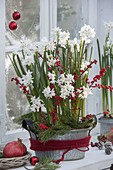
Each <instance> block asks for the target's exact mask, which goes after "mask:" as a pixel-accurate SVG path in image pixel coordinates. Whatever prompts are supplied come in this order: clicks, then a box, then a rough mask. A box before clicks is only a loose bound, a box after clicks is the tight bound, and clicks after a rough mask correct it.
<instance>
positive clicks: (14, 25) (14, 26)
mask: <svg viewBox="0 0 113 170" xmlns="http://www.w3.org/2000/svg"><path fill="white" fill-rule="evenodd" d="M12 18H13V20H19V19H20V18H21V14H20V12H18V11H14V12H13V13H12ZM17 28H18V24H17V23H16V22H15V21H10V23H9V29H10V30H12V31H14V30H16V29H17Z"/></svg>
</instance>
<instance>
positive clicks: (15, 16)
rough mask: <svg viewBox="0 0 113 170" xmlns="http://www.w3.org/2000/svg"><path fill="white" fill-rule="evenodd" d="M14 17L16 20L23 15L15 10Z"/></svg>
mask: <svg viewBox="0 0 113 170" xmlns="http://www.w3.org/2000/svg"><path fill="white" fill-rule="evenodd" d="M12 17H13V19H14V20H18V19H20V17H21V15H20V13H19V12H18V11H15V12H13V14H12Z"/></svg>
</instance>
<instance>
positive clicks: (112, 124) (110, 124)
mask: <svg viewBox="0 0 113 170" xmlns="http://www.w3.org/2000/svg"><path fill="white" fill-rule="evenodd" d="M98 122H99V123H100V135H105V134H106V133H108V132H110V130H111V128H113V119H112V118H104V117H100V118H99V121H98Z"/></svg>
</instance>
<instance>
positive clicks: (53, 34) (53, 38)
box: [50, 27, 62, 42]
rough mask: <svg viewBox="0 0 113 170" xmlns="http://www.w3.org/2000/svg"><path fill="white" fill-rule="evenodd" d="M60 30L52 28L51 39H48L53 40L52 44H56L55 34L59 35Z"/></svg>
mask: <svg viewBox="0 0 113 170" xmlns="http://www.w3.org/2000/svg"><path fill="white" fill-rule="evenodd" d="M61 30H62V29H60V28H59V27H57V28H54V29H53V30H52V32H51V37H50V39H51V40H53V41H54V42H57V34H60V32H61Z"/></svg>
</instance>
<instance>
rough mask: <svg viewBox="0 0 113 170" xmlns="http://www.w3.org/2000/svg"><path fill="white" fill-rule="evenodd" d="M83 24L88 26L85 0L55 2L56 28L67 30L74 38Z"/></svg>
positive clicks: (60, 0) (86, 2)
mask: <svg viewBox="0 0 113 170" xmlns="http://www.w3.org/2000/svg"><path fill="white" fill-rule="evenodd" d="M84 3H85V5H84ZM84 24H88V1H87V0H57V26H58V27H60V28H62V29H63V30H65V31H67V30H69V32H70V34H71V38H74V37H75V36H77V33H78V31H79V30H80V28H81V27H82V26H83V25H84Z"/></svg>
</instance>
